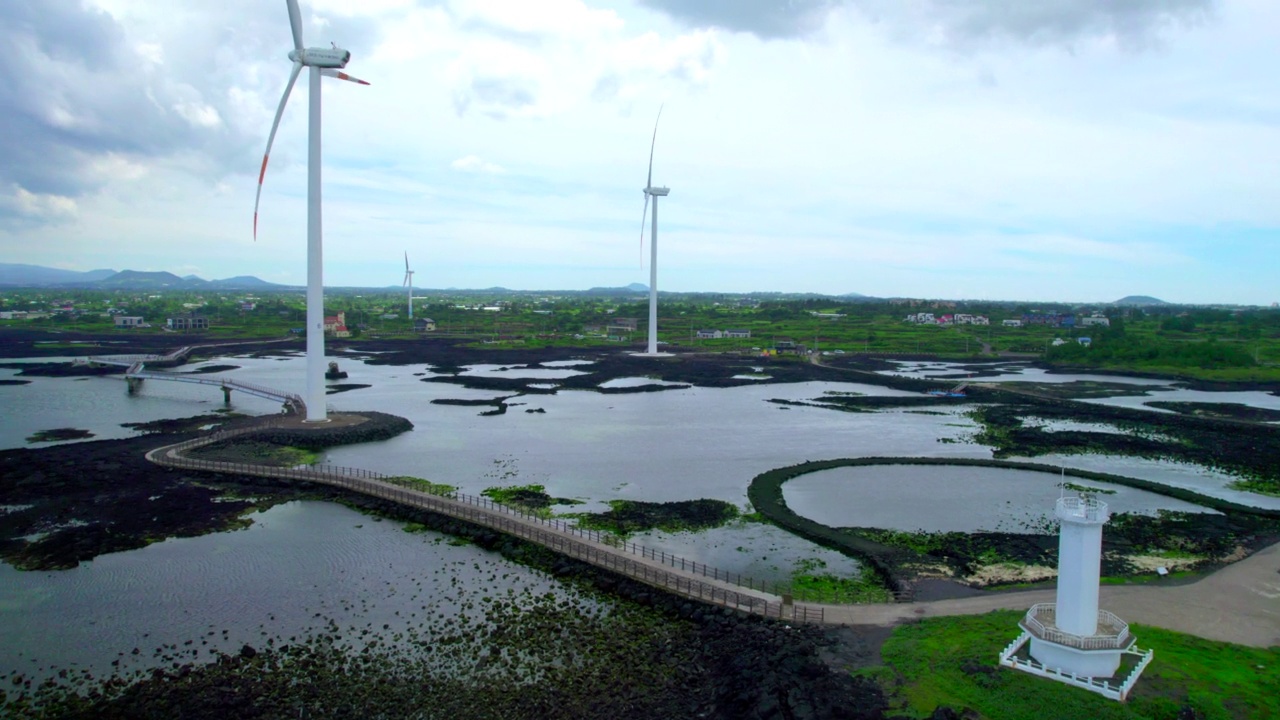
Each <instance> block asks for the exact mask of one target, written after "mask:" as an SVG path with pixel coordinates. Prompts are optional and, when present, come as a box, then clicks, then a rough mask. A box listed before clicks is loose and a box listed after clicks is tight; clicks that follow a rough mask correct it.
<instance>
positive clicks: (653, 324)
mask: <svg viewBox="0 0 1280 720" xmlns="http://www.w3.org/2000/svg"><path fill="white" fill-rule="evenodd" d="M661 119H662V108H661V107H659V108H658V117H657V119H656V120H654V121H653V139H651V140H650V141H649V179H648V180H647V181H645V185H644V212H643V213H641V215H640V257H641V258H643V257H644V221H645V216H646V215H647V214H648V212H649V198H653V229H652V230H651V231H650V233H649V345H648V348H647V349H646V350H645V353H646V354H648V355H656V354H657V353H658V198H660V197H666V196H667V193H669V192H671V189H670V188H665V187H654V186H653V148H654V146H655V145H657V143H658V121H659V120H661Z"/></svg>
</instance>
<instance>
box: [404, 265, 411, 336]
mask: <svg viewBox="0 0 1280 720" xmlns="http://www.w3.org/2000/svg"><path fill="white" fill-rule="evenodd" d="M404 286H405V287H407V288H409V319H410V320H412V319H413V271H412V270H410V269H409V253H407V252H406V253H405V254H404Z"/></svg>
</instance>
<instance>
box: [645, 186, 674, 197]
mask: <svg viewBox="0 0 1280 720" xmlns="http://www.w3.org/2000/svg"><path fill="white" fill-rule="evenodd" d="M669 192H671V188H664V187H647V188H645V189H644V194H645V195H652V196H654V197H666V196H667V193H669Z"/></svg>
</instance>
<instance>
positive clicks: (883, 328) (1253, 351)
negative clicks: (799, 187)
mask: <svg viewBox="0 0 1280 720" xmlns="http://www.w3.org/2000/svg"><path fill="white" fill-rule="evenodd" d="M420 298H421V299H420V300H419V301H418V302H417V303H416V304H415V315H416V316H417V317H419V318H421V317H430V318H432V319H433V320H434V321H435V323H436V329H435V330H434V331H432V332H431V333H430V335H431V336H432V337H448V338H461V339H463V340H465V341H467V342H468V343H469V344H471V345H473V346H474V347H477V348H489V349H501V348H524V349H529V348H542V347H591V346H597V347H602V348H603V347H619V346H632V345H638V344H640V343H641V342H643V338H644V336H645V333H646V331H647V329H646V328H645V327H644V324H643V323H644V318H646V317H647V315H648V309H647V294H646V293H643V292H629V291H622V292H617V291H607V292H605V291H601V292H590V291H588V292H571V291H565V292H558V293H547V292H520V291H507V290H455V291H438V290H436V291H430V290H423V291H421V293H420ZM404 303H405V301H404V297H403V296H402V295H401V294H400V293H391V292H386V291H381V290H375V289H370V290H341V289H337V290H331V291H330V292H328V293H327V296H326V300H325V304H326V307H325V310H326V313H328V314H334V313H338V312H343V313H345V316H346V321H347V327H348V328H349V329H350V331H351V332H352V337H351V338H349V339H348V340H347V342H350V343H352V344H354V345H357V346H358V345H359V344H360V342H361V341H363V340H368V339H383V338H403V339H408V338H414V337H421V335H419V334H417V333H415V332H414V331H413V323H412V322H411V321H410V320H409V318H408V313H407V312H406V310H407V308H406V306H405V304H404ZM660 309H661V313H662V315H661V317H660V318H659V320H658V329H659V338H660V339H661V340H662V341H664V342H667V343H671V344H673V345H681V346H686V347H693V348H695V349H698V350H706V351H712V352H742V353H746V354H759V352H760V351H761V350H762V349H768V348H771V347H774V346H775V344H776V343H778V342H781V341H783V340H789V341H792V342H794V343H797V344H801V345H804V346H806V348H808V349H816V350H818V351H820V352H829V353H833V355H832V356H831V358H830V359H831V361H833V362H836V363H837V364H839V362H838V361H840V360H841V358H840V357H839V356H838V355H835V354H834V353H837V352H838V353H849V354H853V353H859V354H864V355H865V354H873V355H886V354H916V355H933V356H941V357H949V358H957V359H961V358H971V359H980V358H984V357H987V358H989V357H993V356H994V355H995V354H997V353H1017V354H1022V355H1026V356H1031V357H1037V358H1040V357H1043V358H1047V360H1048V361H1049V362H1051V363H1054V364H1059V365H1064V366H1068V365H1073V366H1083V367H1091V368H1107V369H1115V370H1131V371H1132V370H1141V371H1146V372H1159V373H1168V374H1175V375H1179V376H1183V377H1192V378H1199V379H1208V380H1226V381H1235V380H1241V381H1276V380H1280V366H1278V365H1277V364H1276V362H1275V361H1276V360H1277V359H1278V358H1280V311H1278V310H1276V309H1272V308H1238V309H1231V310H1221V309H1212V308H1189V307H1181V306H1169V307H1152V308H1145V309H1140V308H1134V307H1127V308H1100V307H1095V306H1081V305H1071V304H1048V305H1037V306H1031V305H1028V304H1025V303H988V302H961V303H953V302H945V301H923V300H898V301H884V300H873V299H850V298H834V297H813V296H806V295H785V294H779V293H755V294H751V295H733V294H723V293H664V294H663V298H662V304H661V308H660ZM0 310H22V311H28V312H35V313H37V314H38V317H37V319H30V320H26V319H24V320H0V329H2V328H5V327H12V328H22V329H38V330H51V331H71V332H85V333H116V334H119V335H120V336H121V337H130V336H139V335H158V334H160V335H168V334H169V333H167V332H166V331H164V330H162V326H163V325H164V323H165V320H166V318H168V317H172V316H175V315H177V314H179V313H182V312H188V311H195V312H198V313H200V314H202V315H204V316H205V317H206V318H208V320H209V323H210V328H209V330H207V331H204V332H201V333H190V335H192V336H195V337H206V338H209V339H222V338H242V339H271V338H285V337H289V336H290V331H291V330H297V329H299V328H301V327H302V326H303V325H304V319H305V314H306V313H305V296H304V294H303V293H302V292H300V291H298V290H297V289H290V290H278V289H269V288H268V289H260V290H255V291H253V292H248V291H231V290H207V291H202V292H193V291H172V290H156V289H153V290H149V291H148V290H71V289H57V290H49V289H10V290H7V291H5V292H4V293H0ZM1100 310H1101V311H1104V312H1105V313H1106V315H1107V316H1108V318H1109V320H1110V323H1111V324H1110V327H1057V326H1052V325H1048V324H1041V323H1038V322H1036V323H1029V324H1027V325H1026V326H1023V327H1005V326H1003V324H1002V321H1003V320H1023V319H1026V318H1035V317H1037V316H1039V317H1042V318H1043V317H1045V316H1051V317H1052V316H1059V315H1061V316H1070V317H1072V318H1077V317H1085V316H1088V315H1090V314H1092V313H1094V312H1096V311H1100ZM918 312H929V313H933V314H934V315H935V316H936V317H941V316H943V315H947V314H953V313H962V314H967V315H977V316H982V317H984V318H987V319H988V320H989V324H987V325H971V324H961V325H954V324H951V325H938V324H916V323H911V322H906V320H905V318H906V316H907V315H908V314H914V313H918ZM113 315H130V316H141V317H143V318H144V320H145V321H146V322H148V323H149V324H150V325H151V327H149V328H135V329H126V330H117V329H116V328H115V326H114V319H113ZM617 318H635V319H637V320H639V321H640V325H639V326H638V328H637V329H636V330H634V331H621V332H619V330H618V326H616V325H614V326H613V329H612V330H610V326H611V324H612V323H611V321H613V320H615V319H617ZM699 329H717V330H727V329H741V330H749V331H750V333H751V336H750V337H745V338H721V339H701V338H697V337H696V331H697V330H699ZM175 335H181V336H185V334H175ZM1080 337H1089V338H1090V339H1091V340H1092V343H1091V345H1090V346H1088V347H1085V346H1083V345H1081V344H1079V343H1078V342H1075V340H1076V339H1077V338H1080ZM1058 339H1061V340H1063V341H1064V342H1063V343H1061V344H1059V345H1054V344H1053V343H1054V341H1055V340H1058ZM60 344H61V345H62V346H63V347H62V350H66V349H72V348H74V349H76V350H79V351H83V350H84V349H85V348H84V347H82V346H78V345H73V344H71V343H66V342H62V343H60ZM49 348H50V349H51V350H52V349H54V346H52V345H50V346H49Z"/></svg>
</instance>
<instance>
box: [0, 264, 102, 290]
mask: <svg viewBox="0 0 1280 720" xmlns="http://www.w3.org/2000/svg"><path fill="white" fill-rule="evenodd" d="M116 272H117V271H115V270H90V271H89V272H79V271H76V270H61V269H59V268H51V267H44V266H42V265H24V264H22V263H0V285H20V286H28V285H29V286H39V285H60V284H64V283H84V282H97V281H98V280H103V279H105V278H109V277H111V276H112V275H115V274H116Z"/></svg>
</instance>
